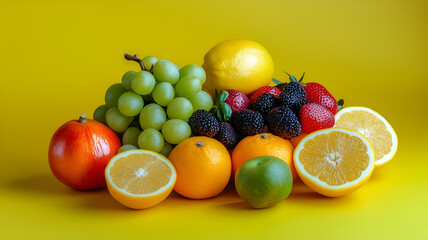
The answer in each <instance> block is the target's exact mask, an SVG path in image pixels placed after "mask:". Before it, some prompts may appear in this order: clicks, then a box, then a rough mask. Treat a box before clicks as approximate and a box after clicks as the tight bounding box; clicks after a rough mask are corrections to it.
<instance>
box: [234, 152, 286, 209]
mask: <svg viewBox="0 0 428 240" xmlns="http://www.w3.org/2000/svg"><path fill="white" fill-rule="evenodd" d="M292 186H293V177H292V174H291V170H290V167H289V166H288V164H287V163H285V162H284V161H283V160H281V159H279V158H276V157H272V156H260V157H256V158H253V159H251V160H248V161H247V162H245V163H244V164H242V165H241V167H239V169H238V171H237V172H236V177H235V187H236V191H237V192H238V194H239V196H240V197H241V198H242V199H243V200H244V201H245V202H246V203H247V204H248V205H249V206H250V207H252V208H268V207H272V206H274V205H276V204H278V203H280V202H282V201H283V200H284V199H286V198H287V197H288V195H290V192H291V188H292Z"/></svg>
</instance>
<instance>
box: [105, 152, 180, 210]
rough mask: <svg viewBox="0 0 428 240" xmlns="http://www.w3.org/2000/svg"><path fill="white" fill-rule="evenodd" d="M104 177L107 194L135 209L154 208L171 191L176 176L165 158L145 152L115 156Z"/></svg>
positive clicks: (172, 167)
mask: <svg viewBox="0 0 428 240" xmlns="http://www.w3.org/2000/svg"><path fill="white" fill-rule="evenodd" d="M105 176H106V181H107V187H108V190H109V192H110V194H111V195H112V196H113V198H114V199H116V200H117V201H118V202H120V203H121V204H123V205H125V206H127V207H129V208H134V209H145V208H150V207H153V206H155V205H157V204H159V203H160V202H162V201H163V200H164V199H165V198H167V197H168V195H169V194H170V193H171V191H172V189H173V188H174V184H175V181H176V179H177V174H176V171H175V168H174V166H173V165H172V163H171V162H170V161H169V160H168V159H167V158H165V157H164V156H162V155H160V154H158V153H155V152H152V151H147V150H141V149H137V150H128V151H125V152H122V153H119V154H117V155H116V156H114V157H113V158H112V159H111V160H110V162H109V163H108V165H107V167H106V170H105Z"/></svg>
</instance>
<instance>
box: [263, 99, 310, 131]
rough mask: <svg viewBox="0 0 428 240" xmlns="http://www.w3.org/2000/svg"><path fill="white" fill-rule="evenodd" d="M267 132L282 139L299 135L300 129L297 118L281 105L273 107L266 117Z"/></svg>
mask: <svg viewBox="0 0 428 240" xmlns="http://www.w3.org/2000/svg"><path fill="white" fill-rule="evenodd" d="M266 124H267V126H268V129H269V132H271V133H273V134H275V135H277V136H280V137H282V138H284V139H291V138H293V137H296V136H299V135H300V132H301V131H302V127H301V125H300V122H299V119H298V118H297V117H296V115H295V114H294V113H293V111H291V110H290V109H289V108H287V107H284V106H281V107H277V108H274V109H273V110H272V111H270V112H269V114H268V115H267V117H266Z"/></svg>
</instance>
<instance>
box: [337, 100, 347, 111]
mask: <svg viewBox="0 0 428 240" xmlns="http://www.w3.org/2000/svg"><path fill="white" fill-rule="evenodd" d="M344 104H345V100H343V99H340V100H339V101H337V110H340V109H342V108H343V105H344Z"/></svg>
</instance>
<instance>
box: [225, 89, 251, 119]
mask: <svg viewBox="0 0 428 240" xmlns="http://www.w3.org/2000/svg"><path fill="white" fill-rule="evenodd" d="M226 92H228V93H229V96H228V97H227V98H226V100H224V102H225V103H227V104H229V106H230V108H231V109H232V113H236V112H239V111H242V110H244V109H247V108H248V103H249V101H248V97H247V96H246V95H245V94H243V93H242V92H240V91H238V90H235V89H229V90H226Z"/></svg>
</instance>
